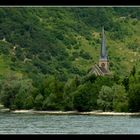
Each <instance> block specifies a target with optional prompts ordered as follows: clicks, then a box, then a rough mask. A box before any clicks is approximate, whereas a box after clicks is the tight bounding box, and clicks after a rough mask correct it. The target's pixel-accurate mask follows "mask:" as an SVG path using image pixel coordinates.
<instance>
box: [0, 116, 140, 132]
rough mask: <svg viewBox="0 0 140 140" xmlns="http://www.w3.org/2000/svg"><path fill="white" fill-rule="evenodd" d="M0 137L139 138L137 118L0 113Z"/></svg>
mask: <svg viewBox="0 0 140 140" xmlns="http://www.w3.org/2000/svg"><path fill="white" fill-rule="evenodd" d="M0 134H140V116H139V117H134V116H133V117H132V116H94V115H43V114H42V115H39V114H14V113H13V114H12V113H0Z"/></svg>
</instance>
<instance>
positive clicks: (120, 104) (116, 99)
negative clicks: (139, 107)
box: [112, 84, 128, 112]
mask: <svg viewBox="0 0 140 140" xmlns="http://www.w3.org/2000/svg"><path fill="white" fill-rule="evenodd" d="M112 90H113V94H114V96H113V110H114V111H117V112H127V111H128V95H127V93H126V91H125V88H124V86H122V85H117V84H115V85H113V87H112Z"/></svg>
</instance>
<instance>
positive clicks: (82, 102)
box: [73, 82, 95, 111]
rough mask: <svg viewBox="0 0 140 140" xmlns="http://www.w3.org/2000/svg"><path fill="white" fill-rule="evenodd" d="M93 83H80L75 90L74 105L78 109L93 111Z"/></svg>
mask: <svg viewBox="0 0 140 140" xmlns="http://www.w3.org/2000/svg"><path fill="white" fill-rule="evenodd" d="M91 85H92V84H91V83H90V82H88V83H85V84H84V85H80V86H79V87H78V88H77V90H76V91H75V92H74V99H73V105H74V109H76V110H78V111H91V110H93V108H94V104H95V103H94V96H93V91H92V90H91Z"/></svg>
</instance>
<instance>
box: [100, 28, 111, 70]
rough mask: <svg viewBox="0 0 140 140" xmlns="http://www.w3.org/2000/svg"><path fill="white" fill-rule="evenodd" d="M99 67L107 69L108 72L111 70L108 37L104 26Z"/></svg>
mask: <svg viewBox="0 0 140 140" xmlns="http://www.w3.org/2000/svg"><path fill="white" fill-rule="evenodd" d="M99 67H100V68H101V69H102V70H103V71H104V72H105V71H106V72H107V71H108V70H109V68H108V60H107V51H106V38H105V33H104V27H102V42H101V50H100V58H99ZM106 72H105V73H106Z"/></svg>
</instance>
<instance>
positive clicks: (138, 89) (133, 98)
mask: <svg viewBox="0 0 140 140" xmlns="http://www.w3.org/2000/svg"><path fill="white" fill-rule="evenodd" d="M129 111H130V112H139V111H140V84H139V83H138V84H131V86H130V89H129Z"/></svg>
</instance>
